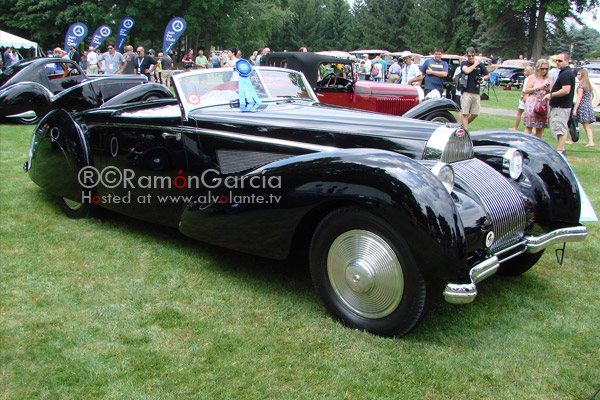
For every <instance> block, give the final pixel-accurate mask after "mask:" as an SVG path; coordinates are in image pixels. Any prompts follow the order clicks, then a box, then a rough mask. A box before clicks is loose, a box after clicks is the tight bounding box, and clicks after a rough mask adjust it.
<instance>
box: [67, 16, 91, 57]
mask: <svg viewBox="0 0 600 400" xmlns="http://www.w3.org/2000/svg"><path fill="white" fill-rule="evenodd" d="M87 34H88V28H87V26H86V25H85V24H84V23H82V22H76V23H74V24H73V25H71V26H70V27H69V29H68V30H67V34H66V35H65V51H69V46H73V47H75V48H77V46H79V44H80V43H81V42H82V41H83V39H85V37H86V36H87Z"/></svg>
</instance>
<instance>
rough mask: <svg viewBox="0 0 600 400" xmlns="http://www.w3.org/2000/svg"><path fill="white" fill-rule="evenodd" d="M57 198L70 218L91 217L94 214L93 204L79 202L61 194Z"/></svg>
mask: <svg viewBox="0 0 600 400" xmlns="http://www.w3.org/2000/svg"><path fill="white" fill-rule="evenodd" d="M56 200H57V202H58V206H59V207H60V209H61V210H62V212H64V213H65V215H66V216H67V217H69V218H73V219H81V218H91V217H92V216H93V214H94V208H93V206H92V205H91V204H85V203H79V202H77V201H73V200H69V199H66V198H64V197H60V196H58V198H57V199H56Z"/></svg>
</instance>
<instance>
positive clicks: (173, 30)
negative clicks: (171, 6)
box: [163, 17, 187, 54]
mask: <svg viewBox="0 0 600 400" xmlns="http://www.w3.org/2000/svg"><path fill="white" fill-rule="evenodd" d="M185 28H187V24H186V23H185V20H184V19H183V18H181V17H175V18H173V19H172V20H171V21H169V23H168V24H167V28H166V29H165V35H164V36H163V53H165V54H169V51H170V50H171V48H173V45H174V44H175V42H176V41H177V40H178V39H179V38H180V37H181V35H182V34H183V32H184V31H185Z"/></svg>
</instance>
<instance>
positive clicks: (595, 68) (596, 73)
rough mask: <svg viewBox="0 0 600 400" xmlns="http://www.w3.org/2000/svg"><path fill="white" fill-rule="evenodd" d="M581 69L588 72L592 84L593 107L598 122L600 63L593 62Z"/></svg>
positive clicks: (599, 109)
mask: <svg viewBox="0 0 600 400" xmlns="http://www.w3.org/2000/svg"><path fill="white" fill-rule="evenodd" d="M581 68H583V69H585V70H586V71H587V72H588V76H589V79H590V83H591V84H592V89H593V93H592V106H593V107H594V111H595V112H596V120H599V119H598V118H599V117H600V61H592V62H590V63H588V64H585V65H584V66H582V67H581Z"/></svg>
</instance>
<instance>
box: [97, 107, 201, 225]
mask: <svg viewBox="0 0 600 400" xmlns="http://www.w3.org/2000/svg"><path fill="white" fill-rule="evenodd" d="M152 112H154V111H152V110H136V111H122V112H119V113H117V114H116V115H113V116H112V117H111V118H110V119H109V120H107V121H106V123H103V122H102V121H101V120H99V121H97V122H94V123H93V126H92V127H91V128H89V129H90V134H89V137H90V138H91V142H92V143H91V146H92V149H93V150H92V152H93V156H94V165H95V167H96V169H97V171H98V172H97V173H98V184H97V186H96V190H97V195H98V197H99V198H98V200H99V201H102V203H103V204H102V206H103V207H105V208H108V209H112V210H115V211H118V212H121V213H124V214H126V215H130V216H133V217H135V218H140V219H143V220H146V221H151V222H155V223H159V224H162V225H168V226H173V227H176V226H177V225H178V223H179V217H180V215H181V212H182V208H183V207H185V205H186V204H187V202H188V201H189V199H188V198H187V197H186V196H189V195H191V193H192V192H193V189H194V188H193V186H192V184H191V183H190V180H189V175H188V172H189V171H188V162H187V156H186V150H185V148H186V146H195V144H196V142H195V140H194V139H193V136H191V135H190V134H189V133H186V132H185V129H183V127H182V126H181V116H180V115H181V114H180V111H179V107H177V106H176V105H174V106H173V107H165V109H163V110H161V113H160V115H158V116H150V115H149V114H150V113H152Z"/></svg>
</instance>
